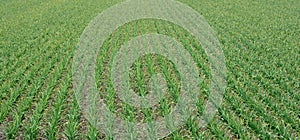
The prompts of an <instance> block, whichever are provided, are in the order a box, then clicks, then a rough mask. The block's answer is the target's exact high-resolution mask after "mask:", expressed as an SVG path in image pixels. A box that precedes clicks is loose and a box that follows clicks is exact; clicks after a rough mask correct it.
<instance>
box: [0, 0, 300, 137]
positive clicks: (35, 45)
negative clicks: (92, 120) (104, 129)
mask: <svg viewBox="0 0 300 140" xmlns="http://www.w3.org/2000/svg"><path fill="white" fill-rule="evenodd" d="M179 1H181V2H182V3H184V4H187V5H189V6H191V7H192V8H193V9H195V10H196V11H198V12H199V13H200V14H201V15H203V16H204V17H205V19H206V20H207V22H208V23H209V24H210V26H211V27H212V28H213V29H214V33H215V35H216V36H217V38H218V39H219V41H220V42H221V44H222V46H221V47H222V49H223V52H224V54H225V57H226V67H227V88H226V93H225V95H224V101H223V103H222V107H221V108H219V110H218V112H217V114H216V116H215V117H214V119H213V120H212V121H211V122H210V123H209V124H208V126H207V127H206V128H200V129H198V126H197V125H196V124H195V122H194V118H193V117H191V118H189V119H188V121H187V122H186V124H185V125H184V126H182V127H181V128H178V130H177V131H175V132H173V133H172V134H170V135H169V136H168V137H166V138H165V139H199V138H205V139H223V138H224V139H299V137H300V134H299V131H300V119H299V117H300V104H299V103H300V94H299V93H300V90H299V89H300V87H299V83H300V67H299V66H300V61H299V58H300V41H299V40H300V28H299V27H300V26H299V25H300V1H299V0H289V1H273V0H272V1H271V0H264V1H246V0H244V1H242V0H228V1H220V0H219V1H206V0H179ZM118 2H121V0H98V1H90V0H89V1H87V0H76V1H71V0H49V1H41V0H27V1H17V0H10V1H8V0H2V1H1V2H0V23H1V24H0V139H2V138H7V139H44V138H46V139H95V138H109V136H105V135H104V134H102V133H100V132H99V131H98V130H97V129H96V128H95V127H93V126H92V125H90V124H89V122H88V121H87V120H86V119H85V118H84V116H83V114H82V112H81V110H80V108H79V105H78V103H77V101H76V98H75V96H74V95H73V91H72V72H71V71H72V58H73V54H74V51H75V49H76V46H77V43H78V40H79V37H80V35H81V33H82V32H83V30H84V29H85V27H86V26H87V25H88V23H89V22H90V21H91V20H92V19H93V18H94V17H95V16H97V15H98V14H99V13H100V12H101V11H103V10H105V9H106V8H108V7H110V6H112V5H114V4H116V3H118ZM146 33H159V34H164V35H167V36H170V37H173V38H175V39H176V40H177V41H178V42H180V43H181V44H182V45H183V46H184V47H185V49H186V50H188V51H189V52H190V54H191V56H192V57H193V59H194V60H195V62H196V63H197V66H198V67H199V72H200V73H199V76H200V77H202V78H203V79H204V80H203V81H202V82H201V83H200V88H201V92H202V93H201V94H202V95H203V96H200V97H199V99H198V104H197V113H198V115H201V113H202V111H203V108H204V107H205V106H204V103H205V102H206V100H207V96H208V95H209V94H210V93H209V84H210V78H211V75H210V69H209V63H208V60H207V56H206V54H205V52H204V50H203V49H202V48H201V45H200V44H199V43H198V42H197V41H196V40H195V38H194V37H193V36H192V35H190V34H189V33H188V32H187V31H186V30H184V29H183V28H181V27H179V26H178V25H175V24H173V23H170V22H167V21H163V20H157V19H143V20H138V21H134V22H130V23H128V24H125V25H123V26H121V27H120V28H118V29H117V30H116V31H115V32H114V33H113V34H111V35H110V38H108V39H107V40H106V41H105V43H104V46H103V47H102V48H101V50H100V53H99V55H98V58H97V68H96V72H97V73H96V79H97V88H98V90H100V91H103V93H105V94H104V95H102V96H101V97H102V98H103V99H104V100H105V103H106V104H107V105H108V107H109V109H110V110H111V111H112V112H114V113H116V114H117V115H118V116H120V117H121V118H123V119H124V120H128V121H133V122H149V121H151V120H154V119H156V118H159V117H161V116H164V115H165V114H168V113H170V111H171V110H172V107H174V105H175V104H176V103H177V99H178V96H179V94H180V92H179V91H180V84H181V83H180V82H179V81H180V74H179V73H178V71H177V70H176V67H174V65H173V63H172V62H171V61H169V60H168V59H167V58H165V57H163V56H160V55H146V56H144V57H141V58H140V59H139V60H137V61H136V62H135V63H134V64H133V65H132V67H131V69H130V79H131V80H130V85H131V88H132V89H133V90H134V91H135V92H137V93H139V94H140V96H143V95H145V94H147V93H148V91H149V87H148V82H149V81H150V77H151V76H152V75H154V74H157V73H163V75H164V77H165V79H166V83H167V85H168V89H167V91H166V95H165V97H166V98H164V99H163V100H161V101H160V102H159V103H158V105H157V106H155V107H153V108H147V109H137V108H135V107H134V106H131V105H129V104H126V103H123V102H122V101H120V99H119V98H118V97H117V95H116V93H115V90H114V87H113V85H112V82H111V80H110V78H109V76H110V74H111V63H112V62H111V60H112V58H113V56H114V55H115V54H116V52H117V51H118V49H119V48H120V45H122V44H124V43H125V42H127V41H129V40H130V39H132V38H133V37H136V36H139V35H143V34H146Z"/></svg>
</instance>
